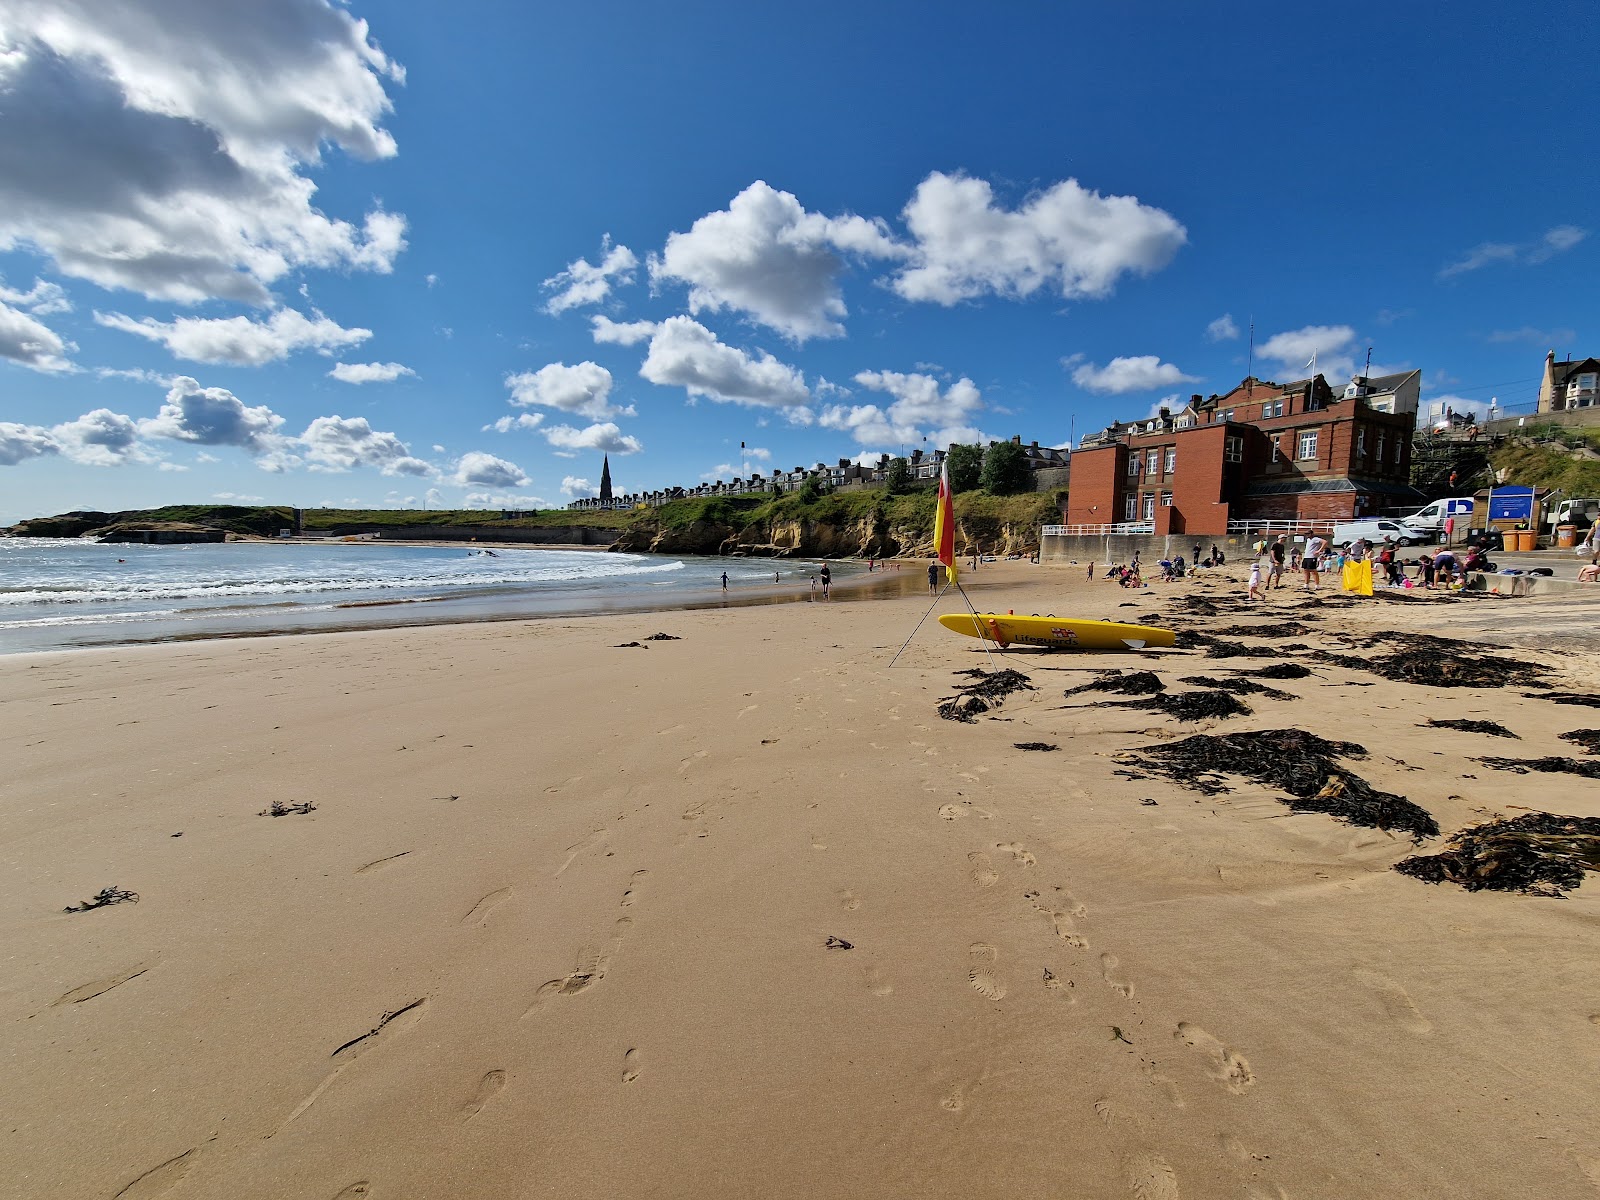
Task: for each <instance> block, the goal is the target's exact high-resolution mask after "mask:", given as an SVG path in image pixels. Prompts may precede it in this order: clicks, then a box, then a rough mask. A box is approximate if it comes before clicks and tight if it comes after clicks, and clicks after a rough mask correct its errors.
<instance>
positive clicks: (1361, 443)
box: [1356, 425, 1367, 454]
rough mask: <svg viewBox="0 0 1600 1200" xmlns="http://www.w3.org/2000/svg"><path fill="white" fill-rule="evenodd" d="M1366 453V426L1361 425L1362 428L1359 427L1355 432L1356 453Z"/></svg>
mask: <svg viewBox="0 0 1600 1200" xmlns="http://www.w3.org/2000/svg"><path fill="white" fill-rule="evenodd" d="M1366 452H1367V429H1366V426H1364V425H1363V426H1362V427H1360V428H1359V429H1357V430H1356V453H1357V454H1365V453H1366Z"/></svg>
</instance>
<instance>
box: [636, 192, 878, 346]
mask: <svg viewBox="0 0 1600 1200" xmlns="http://www.w3.org/2000/svg"><path fill="white" fill-rule="evenodd" d="M841 253H845V254H855V255H860V256H863V257H877V258H883V257H901V256H903V255H904V253H905V251H904V248H903V247H901V246H900V245H898V244H897V243H896V242H895V240H894V239H893V238H892V237H891V236H890V234H889V230H888V227H887V226H885V225H884V223H883V222H882V221H869V220H867V219H866V218H865V217H856V216H844V217H825V216H823V215H822V214H820V213H813V212H807V211H806V210H805V208H803V207H802V206H801V204H800V202H799V201H798V200H797V199H795V197H794V196H793V195H791V194H790V193H788V192H780V191H778V190H777V189H775V188H773V187H771V186H769V185H768V184H766V183H765V182H763V181H761V180H757V181H756V182H755V183H752V184H751V185H750V186H749V187H747V188H745V189H744V191H742V192H740V193H739V194H738V195H737V196H735V197H734V198H733V200H732V201H731V202H730V203H729V205H728V207H727V208H726V209H723V210H721V211H719V212H714V213H708V214H707V215H705V216H703V217H701V218H700V219H699V220H698V221H696V222H695V223H694V224H693V225H692V226H691V227H690V229H689V232H688V233H674V234H672V235H670V236H669V237H668V238H667V244H666V247H665V249H663V250H662V252H661V255H660V257H659V258H652V259H651V260H650V277H651V279H652V281H657V282H659V281H661V280H675V281H679V282H682V283H687V284H688V285H689V311H690V312H691V313H700V312H707V311H709V312H719V311H721V310H723V309H734V310H736V311H738V312H743V313H746V314H748V315H749V316H750V317H751V318H752V319H753V320H756V321H759V322H760V323H761V324H763V325H766V326H768V327H769V328H771V329H775V330H777V331H778V332H779V333H781V334H783V335H784V336H785V337H788V338H791V339H793V340H794V341H796V342H803V341H805V340H806V339H807V338H813V337H838V336H840V335H842V334H843V333H844V326H843V324H841V319H842V318H843V317H844V316H845V315H846V309H845V304H844V297H843V296H842V295H841V294H840V291H839V282H838V280H839V275H840V273H841V272H842V271H843V269H844V262H843V260H842V259H841V258H840V254H841Z"/></svg>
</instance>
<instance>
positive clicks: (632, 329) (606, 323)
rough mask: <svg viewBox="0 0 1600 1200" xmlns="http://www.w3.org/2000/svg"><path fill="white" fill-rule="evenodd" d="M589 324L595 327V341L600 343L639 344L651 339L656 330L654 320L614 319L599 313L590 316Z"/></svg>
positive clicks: (616, 344) (617, 344) (615, 344)
mask: <svg viewBox="0 0 1600 1200" xmlns="http://www.w3.org/2000/svg"><path fill="white" fill-rule="evenodd" d="M589 324H590V325H591V326H592V328H593V332H594V340H595V342H596V343H597V344H600V345H605V344H607V343H609V344H611V345H614V346H637V345H638V344H639V343H640V342H647V341H649V340H650V338H651V337H653V336H654V335H655V331H656V323H655V322H654V321H613V320H612V319H611V318H610V317H604V316H601V315H600V314H599V313H596V314H595V315H594V316H592V317H590V318H589Z"/></svg>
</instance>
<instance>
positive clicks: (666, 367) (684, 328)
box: [639, 317, 811, 424]
mask: <svg viewBox="0 0 1600 1200" xmlns="http://www.w3.org/2000/svg"><path fill="white" fill-rule="evenodd" d="M639 374H640V375H642V376H644V377H645V378H646V379H648V380H649V381H650V382H651V383H656V384H660V385H662V386H663V387H681V388H683V389H684V390H685V391H687V392H688V393H689V396H690V397H691V398H695V397H700V396H705V397H707V398H709V399H711V400H717V401H721V402H723V403H729V404H743V405H748V406H750V407H752V408H777V409H784V410H786V411H787V413H788V415H789V416H790V420H791V421H792V422H794V423H797V424H806V423H809V421H810V420H811V410H810V409H809V408H807V407H806V404H807V402H808V401H810V399H811V393H810V392H809V391H807V390H806V381H805V376H803V375H802V374H801V373H800V372H799V371H798V370H796V369H795V368H794V367H791V366H789V365H788V364H786V363H781V362H779V361H778V360H777V359H776V358H773V357H772V355H770V354H768V353H766V352H765V351H757V352H756V356H755V357H751V356H750V355H748V354H746V353H745V352H744V351H743V350H739V349H737V348H735V347H733V346H728V345H725V344H723V343H722V342H719V341H718V340H717V336H716V334H714V333H712V332H711V331H710V330H709V329H707V328H706V327H705V326H704V325H702V324H700V323H699V322H698V321H696V320H693V319H692V318H690V317H669V318H667V319H666V320H665V321H663V322H662V323H661V325H660V327H659V328H658V329H657V330H656V332H655V335H654V336H653V337H652V338H651V339H650V351H649V353H648V354H647V355H646V356H645V360H644V365H643V366H641V367H640V368H639Z"/></svg>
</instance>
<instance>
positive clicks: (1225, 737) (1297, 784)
mask: <svg viewBox="0 0 1600 1200" xmlns="http://www.w3.org/2000/svg"><path fill="white" fill-rule="evenodd" d="M1366 754H1367V752H1366V749H1365V748H1364V747H1362V746H1360V745H1357V744H1356V743H1355V742H1333V741H1329V740H1327V739H1326V738H1320V737H1318V736H1317V735H1316V734H1314V733H1307V732H1305V730H1303V729H1262V730H1257V731H1255V732H1252V733H1231V734H1222V735H1216V736H1213V735H1210V734H1195V735H1194V736H1193V737H1187V738H1184V739H1183V740H1182V741H1177V742H1172V743H1170V744H1168V745H1165V746H1150V747H1147V748H1145V749H1142V750H1138V751H1133V752H1132V754H1131V757H1130V758H1128V759H1126V760H1124V761H1126V762H1128V763H1129V764H1130V765H1132V766H1136V767H1139V768H1141V769H1143V770H1145V771H1149V772H1151V773H1153V774H1157V775H1164V776H1166V777H1167V778H1168V779H1171V780H1173V781H1174V782H1176V783H1178V784H1180V785H1181V786H1183V787H1186V788H1192V789H1193V790H1195V791H1197V792H1202V793H1204V794H1205V795H1208V796H1215V795H1220V794H1222V793H1225V792H1228V791H1230V790H1231V789H1230V788H1229V786H1228V784H1227V782H1226V781H1225V780H1224V779H1223V778H1222V776H1224V775H1239V776H1243V777H1244V778H1246V779H1252V780H1255V781H1256V782H1257V783H1262V784H1266V785H1267V786H1268V787H1274V788H1279V789H1281V790H1283V791H1285V792H1288V793H1289V795H1290V796H1291V797H1292V799H1289V800H1285V801H1283V803H1285V804H1287V805H1288V806H1289V807H1290V808H1291V809H1293V810H1294V811H1295V812H1322V813H1327V814H1329V815H1330V816H1334V817H1337V818H1339V819H1340V820H1343V821H1349V822H1350V823H1351V824H1353V825H1366V826H1370V827H1372V828H1376V829H1392V830H1398V831H1400V832H1402V833H1409V834H1410V835H1411V837H1412V840H1414V841H1419V842H1420V841H1421V840H1422V839H1423V838H1425V837H1432V836H1433V835H1434V834H1436V833H1438V832H1439V823H1438V822H1437V821H1435V820H1434V819H1433V815H1432V814H1431V813H1429V812H1428V811H1427V810H1426V809H1424V808H1421V807H1419V806H1418V805H1415V804H1413V803H1411V801H1409V800H1407V799H1406V798H1405V797H1404V796H1396V795H1392V794H1390V793H1389V792H1380V791H1378V790H1377V789H1376V788H1374V787H1372V785H1370V784H1369V783H1367V782H1366V780H1364V779H1362V778H1361V777H1360V776H1359V775H1354V774H1352V773H1350V772H1349V771H1346V770H1345V769H1344V768H1343V767H1341V766H1340V765H1339V764H1338V763H1337V762H1335V761H1334V756H1335V755H1337V756H1339V757H1341V758H1365V757H1366Z"/></svg>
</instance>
